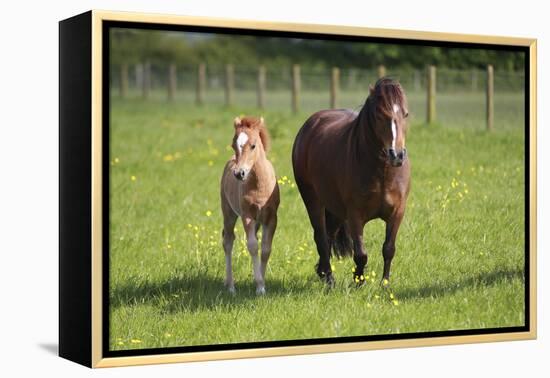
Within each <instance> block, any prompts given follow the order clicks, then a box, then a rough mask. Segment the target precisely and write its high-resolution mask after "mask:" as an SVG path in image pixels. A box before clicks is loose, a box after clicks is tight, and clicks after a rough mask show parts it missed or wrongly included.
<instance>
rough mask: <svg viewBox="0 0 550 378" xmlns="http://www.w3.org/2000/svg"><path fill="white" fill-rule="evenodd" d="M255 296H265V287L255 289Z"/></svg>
mask: <svg viewBox="0 0 550 378" xmlns="http://www.w3.org/2000/svg"><path fill="white" fill-rule="evenodd" d="M256 295H265V287H258V288H256Z"/></svg>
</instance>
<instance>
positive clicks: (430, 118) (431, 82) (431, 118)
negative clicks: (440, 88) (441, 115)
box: [426, 66, 436, 123]
mask: <svg viewBox="0 0 550 378" xmlns="http://www.w3.org/2000/svg"><path fill="white" fill-rule="evenodd" d="M427 87H428V98H427V103H428V109H427V111H426V117H427V120H426V121H427V122H428V123H433V122H435V116H436V112H435V88H436V69H435V66H429V67H428V85H427Z"/></svg>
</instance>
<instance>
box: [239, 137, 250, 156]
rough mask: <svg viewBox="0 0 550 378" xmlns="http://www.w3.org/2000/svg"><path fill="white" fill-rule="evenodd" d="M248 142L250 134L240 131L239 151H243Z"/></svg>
mask: <svg viewBox="0 0 550 378" xmlns="http://www.w3.org/2000/svg"><path fill="white" fill-rule="evenodd" d="M246 142H248V135H246V133H240V134H239V136H238V137H237V148H238V149H239V153H241V152H243V147H244V145H245V144H246Z"/></svg>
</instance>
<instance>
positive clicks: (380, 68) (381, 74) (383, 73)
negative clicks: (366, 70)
mask: <svg viewBox="0 0 550 378" xmlns="http://www.w3.org/2000/svg"><path fill="white" fill-rule="evenodd" d="M384 76H386V67H385V66H384V65H383V64H381V65H379V66H378V78H379V79H381V78H383V77H384Z"/></svg>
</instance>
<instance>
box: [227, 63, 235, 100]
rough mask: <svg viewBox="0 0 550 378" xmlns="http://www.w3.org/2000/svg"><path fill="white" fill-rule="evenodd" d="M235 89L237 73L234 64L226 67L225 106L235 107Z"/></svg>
mask: <svg viewBox="0 0 550 378" xmlns="http://www.w3.org/2000/svg"><path fill="white" fill-rule="evenodd" d="M234 87H235V71H234V70H233V65H232V64H227V65H226V66H225V105H226V106H231V105H233V91H234Z"/></svg>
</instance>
